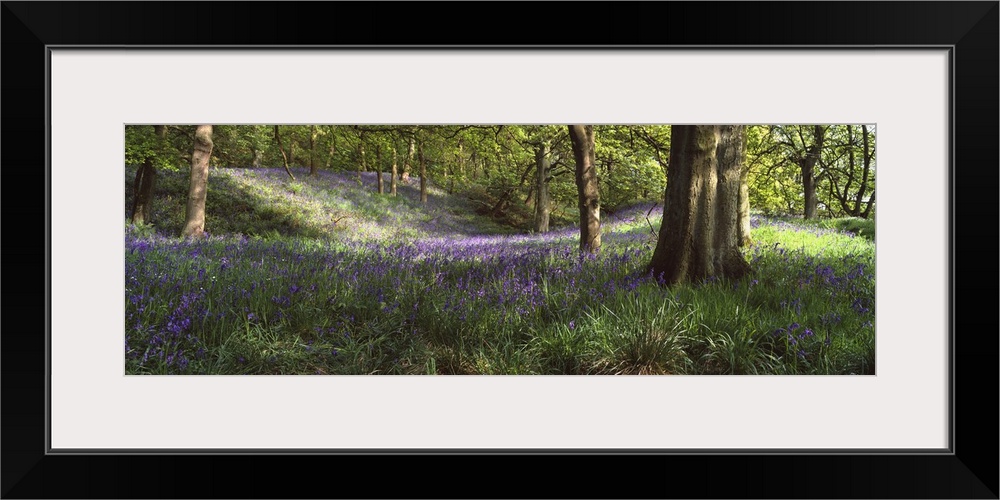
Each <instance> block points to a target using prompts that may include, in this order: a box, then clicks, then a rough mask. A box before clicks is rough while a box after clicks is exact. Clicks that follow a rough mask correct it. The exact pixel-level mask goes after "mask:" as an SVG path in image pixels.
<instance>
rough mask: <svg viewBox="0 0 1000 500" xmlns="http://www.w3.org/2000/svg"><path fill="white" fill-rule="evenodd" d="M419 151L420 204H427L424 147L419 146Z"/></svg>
mask: <svg viewBox="0 0 1000 500" xmlns="http://www.w3.org/2000/svg"><path fill="white" fill-rule="evenodd" d="M418 149H419V153H418V155H419V160H420V203H427V159H426V158H424V145H423V143H421V144H420V147H419V148H418Z"/></svg>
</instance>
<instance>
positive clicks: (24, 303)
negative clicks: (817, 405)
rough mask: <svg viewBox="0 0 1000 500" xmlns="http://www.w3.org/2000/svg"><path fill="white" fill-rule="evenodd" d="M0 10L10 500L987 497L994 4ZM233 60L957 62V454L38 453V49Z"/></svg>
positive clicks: (41, 128) (993, 355)
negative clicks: (804, 54) (160, 49)
mask: <svg viewBox="0 0 1000 500" xmlns="http://www.w3.org/2000/svg"><path fill="white" fill-rule="evenodd" d="M553 10H554V11H555V12H557V13H558V17H553V16H552V15H551V14H548V12H552V11H553ZM0 12H2V14H0V22H2V26H0V33H2V36H3V42H2V45H0V62H2V74H3V85H2V102H3V107H2V143H3V146H4V147H3V148H2V150H0V155H2V156H0V161H2V165H3V167H4V178H5V179H6V181H7V182H6V183H5V188H4V189H3V194H4V195H5V196H4V202H3V208H4V217H3V222H4V224H5V229H6V231H5V233H6V235H7V239H6V241H5V242H4V244H3V246H2V251H3V257H4V260H5V261H6V262H7V264H8V265H14V266H16V267H15V269H16V270H18V271H24V272H28V273H32V274H33V275H34V276H37V279H32V278H33V277H34V276H31V275H29V277H28V278H22V277H21V276H20V275H18V277H17V282H16V283H14V284H11V282H8V287H7V289H6V292H7V293H4V294H3V299H4V310H5V311H6V312H7V314H5V315H4V317H3V319H2V326H4V327H6V329H5V331H4V334H3V335H2V349H0V356H2V359H0V367H2V375H3V377H2V379H0V383H2V406H0V411H2V431H3V435H2V440H0V446H2V453H3V460H2V495H3V497H4V498H43V497H44V498H55V497H60V498H61V497H66V498H90V497H102V498H117V497H125V498H209V497H226V498H265V497H270V498H338V497H385V498H416V497H436V498H445V497H462V498H473V497H539V498H540V497H562V498H592V497H593V498H666V497H684V498H997V495H998V478H997V475H998V463H997V459H998V438H997V428H998V426H997V422H998V420H1000V419H998V411H997V409H998V400H997V394H998V391H997V385H996V384H997V361H998V359H997V352H998V349H997V332H998V328H997V327H998V324H997V323H998V322H997V315H996V309H994V307H995V306H994V305H995V304H997V282H996V277H997V276H998V273H997V267H996V265H997V264H996V263H997V259H996V256H997V241H998V238H997V236H998V234H997V223H996V221H997V220H998V215H1000V214H998V209H997V207H998V203H997V202H998V192H997V191H998V190H997V186H998V182H997V181H998V175H997V174H998V165H1000V159H998V149H1000V148H998V136H1000V132H998V117H1000V108H998V94H1000V86H998V65H1000V57H998V40H1000V36H998V19H1000V18H998V12H1000V8H998V3H997V2H833V3H826V2H803V3H793V2H776V3H757V2H739V3H726V2H708V3H679V2H677V3H674V2H656V3H624V2H617V3H613V4H604V3H588V2H580V3H556V4H553V5H552V6H550V7H549V8H548V9H546V10H542V9H541V8H540V7H538V6H537V4H536V3H505V4H495V3H489V2H476V3H442V4H424V3H399V4H390V3H383V2H379V3H325V2H324V3H320V2H307V3H294V2H280V3H271V2H252V3H240V2H219V3H214V2H176V3H160V2H144V3H125V2H2V7H0ZM446 14H447V15H446ZM456 19H457V20H456ZM247 44H250V45H275V46H286V45H287V46H294V45H302V44H309V45H313V44H315V45H327V46H329V45H340V44H366V45H367V44H372V45H396V46H409V45H413V44H423V45H457V44H461V45H465V46H468V45H491V44H504V45H532V46H538V45H549V44H559V45H580V44H583V45H601V46H605V45H626V44H638V45H646V44H653V45H683V46H692V45H697V46H716V45H727V46H751V45H756V46H760V45H777V46H782V47H785V48H787V47H803V48H809V47H810V46H814V45H824V46H830V45H845V46H855V47H859V48H863V47H865V46H872V45H877V46H888V45H892V46H929V45H935V46H954V52H953V63H954V64H953V68H954V89H953V92H954V103H955V104H954V108H953V110H952V111H953V117H954V118H953V120H954V121H953V124H952V125H953V131H954V137H955V143H954V153H955V154H954V165H953V168H952V171H951V174H952V177H951V182H952V188H953V190H952V202H953V203H952V209H951V214H950V215H951V221H952V224H951V234H952V237H953V247H952V249H951V251H952V253H951V260H952V264H953V274H952V286H953V288H952V293H951V306H952V316H953V319H954V329H953V332H952V334H953V335H952V339H953V340H952V349H953V354H954V372H953V377H952V383H953V387H954V391H953V395H952V396H953V402H954V422H953V428H952V432H953V436H954V440H953V451H954V453H953V454H951V453H936V454H924V455H903V454H900V455H890V454H873V453H864V452H857V453H829V452H822V453H817V454H775V453H762V454H708V453H698V452H694V453H692V454H639V453H634V452H628V451H627V450H623V451H622V452H621V453H606V452H605V453H590V454H581V453H540V452H519V453H517V452H508V453H500V452H496V451H489V450H484V451H483V452H482V453H474V454H473V453H467V454H458V453H445V452H440V451H426V452H423V453H393V454H376V453H373V452H359V453H357V454H339V455H329V454H298V455H281V454H267V455H263V454H225V453H218V454H206V453H202V452H194V451H193V452H190V453H185V454H164V453H156V452H155V451H151V452H149V453H140V454H132V455H126V454H122V453H104V454H97V455H67V454H56V455H48V454H46V446H47V445H46V442H45V425H46V406H45V403H46V400H45V394H46V379H45V373H46V367H45V360H46V347H45V342H46V338H47V335H48V330H47V319H48V315H49V314H50V311H48V308H47V297H48V292H47V286H48V282H49V280H48V277H47V276H48V272H49V268H48V259H47V255H48V246H47V236H48V229H47V221H48V213H47V211H48V206H49V205H48V201H47V199H46V198H47V193H48V188H47V183H46V175H47V172H48V166H47V165H46V163H45V151H46V147H47V142H46V137H47V136H46V114H45V96H46V88H47V82H46V81H45V74H46V73H45V64H46V53H47V51H46V46H47V45H69V46H83V45H98V46H107V45H117V46H120V45H165V46H175V45H196V46H238V45H247ZM914 147H919V145H914ZM919 212H920V207H914V216H915V217H918V216H919ZM957 227H961V228H963V231H962V233H961V234H955V228H957ZM921 243H922V242H921V241H920V236H919V235H914V244H921ZM9 269H11V267H8V270H9ZM914 272H920V270H915V271H914ZM8 276H10V275H8ZM890 286H891V285H890ZM982 303H985V304H986V305H985V306H981V305H979V304H982ZM861 410H862V411H863V409H861ZM678 411H683V409H679V410H678ZM734 415H738V412H734ZM817 432H822V430H821V429H817Z"/></svg>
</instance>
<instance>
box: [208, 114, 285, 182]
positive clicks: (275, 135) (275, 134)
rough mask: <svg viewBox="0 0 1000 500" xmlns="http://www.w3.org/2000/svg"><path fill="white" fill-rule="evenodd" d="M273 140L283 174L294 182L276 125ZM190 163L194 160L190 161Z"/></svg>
mask: <svg viewBox="0 0 1000 500" xmlns="http://www.w3.org/2000/svg"><path fill="white" fill-rule="evenodd" d="M274 138H275V140H277V141H278V151H281V161H282V163H283V164H284V165H285V172H287V173H288V176H289V177H291V178H292V180H293V181H294V180H295V176H294V175H292V170H291V169H290V168H288V155H286V154H285V147H284V146H282V145H281V133H279V132H278V126H277V125H275V126H274ZM192 161H194V160H193V159H192Z"/></svg>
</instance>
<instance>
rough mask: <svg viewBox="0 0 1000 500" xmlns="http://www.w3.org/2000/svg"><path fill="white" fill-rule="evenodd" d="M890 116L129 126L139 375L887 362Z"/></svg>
mask: <svg viewBox="0 0 1000 500" xmlns="http://www.w3.org/2000/svg"><path fill="white" fill-rule="evenodd" d="M875 129H876V128H875V125H874V124H762V125H727V124H722V125H718V124H716V125H649V124H639V125H618V124H614V125H599V124H598V125H565V124H563V125H559V124H546V125H508V124H502V125H493V124H475V125H468V124H465V125H463V124H455V125H419V124H388V125H379V124H338V125H329V124H278V125H275V124H256V125H246V124H238V125H225V124H222V125H219V124H217V125H183V124H181V125H157V124H151V125H126V126H125V127H124V134H125V137H124V144H125V151H124V194H125V196H124V251H125V270H124V271H125V297H124V301H125V317H124V318H123V319H124V351H123V352H124V370H125V374H126V375H874V374H875V369H876V367H875V359H876V357H875V306H876V304H875V240H876V238H875V215H876V214H875V212H876V208H875V159H876V155H875Z"/></svg>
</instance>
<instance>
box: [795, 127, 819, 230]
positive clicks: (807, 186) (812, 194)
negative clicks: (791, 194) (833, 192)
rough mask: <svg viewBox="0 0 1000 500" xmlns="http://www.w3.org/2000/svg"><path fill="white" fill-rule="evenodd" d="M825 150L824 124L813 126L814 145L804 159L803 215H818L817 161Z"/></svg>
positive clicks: (809, 217) (809, 216)
mask: <svg viewBox="0 0 1000 500" xmlns="http://www.w3.org/2000/svg"><path fill="white" fill-rule="evenodd" d="M822 152H823V126H822V125H815V126H813V145H812V146H811V147H810V148H809V149H808V150H807V151H806V155H805V157H804V158H803V159H802V162H801V164H800V165H801V168H802V189H803V191H804V193H805V213H804V214H803V217H804V218H806V219H813V218H815V217H816V202H817V198H816V173H815V170H816V163H817V162H818V161H819V157H820V155H821V154H822Z"/></svg>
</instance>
